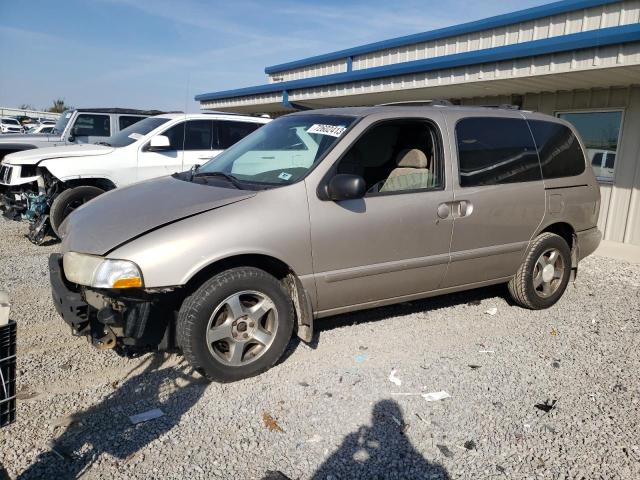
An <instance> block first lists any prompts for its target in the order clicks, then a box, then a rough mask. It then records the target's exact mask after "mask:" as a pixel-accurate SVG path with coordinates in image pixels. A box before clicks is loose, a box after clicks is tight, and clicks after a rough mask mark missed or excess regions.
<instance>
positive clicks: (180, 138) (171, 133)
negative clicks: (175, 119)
mask: <svg viewBox="0 0 640 480" xmlns="http://www.w3.org/2000/svg"><path fill="white" fill-rule="evenodd" d="M162 135H166V136H167V137H168V138H169V144H170V145H171V150H211V146H212V140H213V122H212V121H211V120H189V121H187V122H180V123H178V124H177V125H174V126H173V127H171V128H170V129H168V130H166V131H165V132H163V133H162Z"/></svg>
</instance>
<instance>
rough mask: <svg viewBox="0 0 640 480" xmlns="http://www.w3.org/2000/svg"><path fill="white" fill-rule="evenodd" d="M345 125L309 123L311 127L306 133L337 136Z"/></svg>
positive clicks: (343, 129)
mask: <svg viewBox="0 0 640 480" xmlns="http://www.w3.org/2000/svg"><path fill="white" fill-rule="evenodd" d="M346 129H347V127H343V126H342V125H322V124H319V123H316V124H315V125H311V128H309V130H307V133H317V134H319V135H330V136H332V137H339V136H340V135H342V134H343V133H344V131H345V130H346Z"/></svg>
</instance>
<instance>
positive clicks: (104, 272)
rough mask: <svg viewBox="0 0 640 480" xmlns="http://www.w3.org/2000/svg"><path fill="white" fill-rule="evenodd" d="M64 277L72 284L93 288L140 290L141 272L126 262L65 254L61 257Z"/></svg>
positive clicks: (142, 283)
mask: <svg viewBox="0 0 640 480" xmlns="http://www.w3.org/2000/svg"><path fill="white" fill-rule="evenodd" d="M62 268H63V270H64V275H65V277H67V280H69V281H70V282H72V283H77V284H80V285H86V286H87V287H94V288H142V287H144V282H143V281H142V272H141V271H140V269H139V268H138V266H137V265H136V264H135V263H133V262H130V261H128V260H111V259H109V258H103V257H96V256H94V255H85V254H83V253H76V252H67V253H65V254H64V256H63V257H62Z"/></svg>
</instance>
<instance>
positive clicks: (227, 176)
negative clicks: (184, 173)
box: [191, 172, 242, 190]
mask: <svg viewBox="0 0 640 480" xmlns="http://www.w3.org/2000/svg"><path fill="white" fill-rule="evenodd" d="M193 177H222V178H224V179H225V180H228V181H229V182H230V183H231V184H232V185H233V186H234V187H236V188H237V189H238V190H242V184H241V183H240V181H239V180H238V179H237V178H236V177H234V176H233V175H230V174H228V173H224V172H202V173H195V172H192V174H191V179H192V180H193Z"/></svg>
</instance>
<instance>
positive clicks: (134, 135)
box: [127, 132, 144, 140]
mask: <svg viewBox="0 0 640 480" xmlns="http://www.w3.org/2000/svg"><path fill="white" fill-rule="evenodd" d="M127 136H128V137H129V138H130V139H131V140H140V139H141V138H142V137H143V136H144V135H140V134H139V133H136V132H133V133H130V134H129V135H127Z"/></svg>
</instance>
